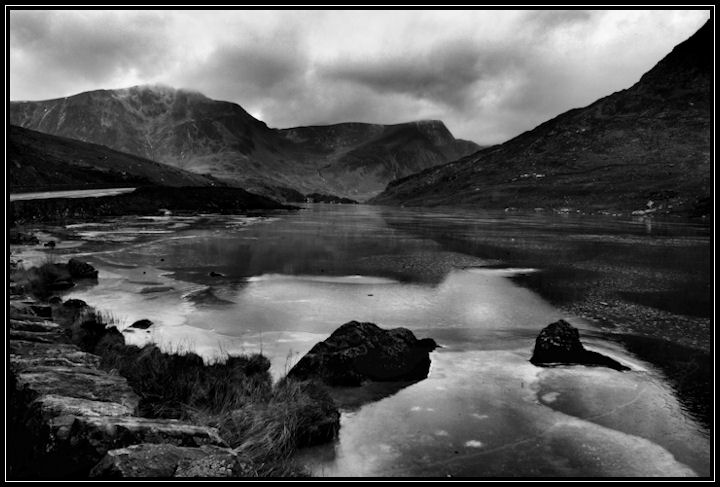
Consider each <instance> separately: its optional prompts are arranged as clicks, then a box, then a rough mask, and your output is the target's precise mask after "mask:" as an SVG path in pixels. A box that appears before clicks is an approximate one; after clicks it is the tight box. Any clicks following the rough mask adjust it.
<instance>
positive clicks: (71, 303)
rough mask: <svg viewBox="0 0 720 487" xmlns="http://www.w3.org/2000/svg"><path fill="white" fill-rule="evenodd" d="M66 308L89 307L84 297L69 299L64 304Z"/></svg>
mask: <svg viewBox="0 0 720 487" xmlns="http://www.w3.org/2000/svg"><path fill="white" fill-rule="evenodd" d="M62 305H63V307H64V308H74V309H84V308H87V307H88V304H87V303H86V302H85V301H83V300H82V299H68V300H67V301H65V302H64V303H63V304H62Z"/></svg>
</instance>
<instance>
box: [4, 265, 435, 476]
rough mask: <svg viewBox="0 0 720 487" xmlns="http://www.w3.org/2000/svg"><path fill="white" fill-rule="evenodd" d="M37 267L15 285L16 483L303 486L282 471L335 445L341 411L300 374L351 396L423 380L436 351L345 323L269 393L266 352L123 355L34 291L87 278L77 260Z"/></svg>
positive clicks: (75, 313)
mask: <svg viewBox="0 0 720 487" xmlns="http://www.w3.org/2000/svg"><path fill="white" fill-rule="evenodd" d="M44 266H50V267H52V270H53V272H43V271H42V270H40V271H35V272H34V273H31V274H32V276H36V277H35V278H36V279H51V280H52V281H51V282H45V283H44V285H42V286H38V285H33V286H28V283H27V282H23V283H19V282H11V287H10V313H9V342H8V343H9V350H10V354H9V367H8V384H9V390H8V411H9V413H8V414H9V418H10V422H9V424H10V425H11V428H10V431H9V432H8V436H9V439H10V440H11V441H12V442H13V445H14V446H15V447H14V448H13V451H12V452H10V455H9V476H10V478H13V479H57V478H62V479H84V478H99V479H120V478H158V477H160V478H171V477H173V478H174V477H198V478H229V477H266V476H271V477H274V476H282V477H286V476H304V475H306V474H305V472H304V471H303V470H302V468H300V467H298V466H296V465H293V464H292V463H291V461H290V458H291V457H292V454H293V452H294V451H295V449H296V448H299V447H302V446H311V445H314V444H320V443H325V442H328V441H332V440H333V439H334V438H335V437H336V436H337V433H338V430H339V427H340V413H339V411H338V408H337V406H336V404H335V402H334V400H333V399H332V397H331V395H330V394H329V393H328V389H326V388H327V387H332V386H333V385H336V384H334V383H333V382H332V381H327V380H325V379H326V377H325V375H324V373H323V370H320V369H319V368H317V367H316V368H313V367H307V366H301V365H302V364H306V363H313V364H318V363H320V364H325V363H328V361H330V362H333V363H335V362H338V364H339V365H338V366H337V367H336V368H335V370H334V371H335V373H336V374H340V375H342V374H345V376H347V377H352V378H353V379H357V380H353V381H352V382H353V384H352V385H355V386H359V385H362V384H363V383H366V382H367V381H372V380H391V381H399V380H405V379H407V377H408V376H409V375H413V378H414V379H415V380H420V379H422V378H424V377H426V376H427V373H428V370H429V364H430V358H429V353H430V351H431V350H432V349H433V348H434V347H435V343H434V341H432V340H430V339H424V340H417V339H416V338H415V337H414V335H413V334H412V332H410V331H409V330H406V329H402V328H398V329H394V330H383V329H381V328H380V327H378V326H376V325H374V324H371V323H356V322H350V323H346V324H345V325H343V326H341V327H340V328H339V329H338V330H336V332H335V333H333V335H332V336H331V338H330V339H328V341H326V342H332V343H334V344H335V345H336V346H335V347H334V348H333V349H332V350H330V349H329V347H328V345H327V343H326V342H322V343H320V344H318V345H317V346H316V347H315V348H314V349H313V350H314V353H311V354H308V355H309V356H308V357H304V358H303V361H301V363H300V364H298V366H299V367H298V366H296V368H297V370H295V369H293V371H294V372H293V371H291V373H289V374H288V377H286V378H284V379H281V380H280V381H279V382H278V383H276V384H272V379H271V378H270V376H269V374H268V368H269V366H270V363H269V361H268V360H267V359H266V358H265V357H263V356H261V355H254V356H248V357H246V356H239V357H228V359H227V361H226V362H225V363H223V364H214V365H207V364H204V363H203V361H202V359H200V357H198V356H197V355H195V354H192V353H188V354H184V355H170V354H165V353H163V352H161V351H160V350H159V349H158V348H157V347H156V346H154V345H147V346H145V347H143V348H138V347H135V346H130V345H126V344H125V342H124V337H123V334H122V333H121V332H120V331H118V330H117V328H115V327H113V326H109V325H108V324H107V323H105V322H104V321H103V320H102V319H101V318H100V317H101V315H100V314H98V313H97V312H96V311H95V310H93V309H92V308H91V307H89V306H88V305H87V304H86V303H84V302H83V301H80V300H76V299H69V300H66V301H64V302H63V300H62V299H61V298H59V297H58V296H52V297H48V296H47V295H46V296H45V297H44V298H39V297H38V295H37V294H36V293H35V292H33V291H32V290H37V289H42V290H44V291H47V290H48V289H49V288H52V283H54V282H55V280H56V279H57V275H56V274H57V272H55V271H57V270H58V269H60V270H61V271H62V272H67V273H68V276H66V277H67V280H68V281H71V280H72V278H76V279H96V278H97V271H96V270H95V269H92V268H91V267H92V266H90V265H89V264H86V263H84V262H81V261H75V260H71V263H69V264H56V263H52V264H49V263H48V264H45V265H44ZM31 270H33V269H31ZM38 276H39V277H38ZM50 290H51V291H52V289H50ZM150 326H151V325H150ZM353 339H354V340H353ZM358 340H359V341H361V342H363V343H355V342H357V341H358ZM336 342H337V343H336ZM367 344H371V345H372V346H371V347H367V346H361V345H367ZM352 345H355V346H354V347H353V346H352ZM326 349H327V350H326ZM324 352H328V353H324ZM378 354H379V355H378ZM380 355H382V358H383V361H385V362H387V363H389V364H391V365H392V367H391V369H392V370H390V369H387V368H385V369H383V371H382V373H383V374H381V375H382V377H376V376H375V375H377V374H375V375H373V374H368V373H367V372H368V370H369V369H368V367H367V364H368V363H372V362H373V361H374V360H376V359H377V358H378V357H379V356H380ZM339 356H342V357H343V359H342V360H339V361H338V360H337V358H338V357H339ZM315 369H317V370H315ZM361 374H364V375H361ZM175 383H176V384H175ZM323 383H324V384H323ZM346 383H347V381H345V383H343V385H347V384H346ZM188 388H190V389H192V391H191V392H188V391H185V390H184V389H188ZM180 389H183V390H184V391H183V392H182V393H180V392H178V390H180ZM216 396H222V400H221V401H219V402H218V401H215V400H214V398H215V397H216ZM198 411H202V413H198ZM288 431H289V433H288ZM288 434H289V435H290V436H289V437H287V438H286V436H287V435H288ZM267 438H270V440H267ZM38 466H40V467H39V468H38Z"/></svg>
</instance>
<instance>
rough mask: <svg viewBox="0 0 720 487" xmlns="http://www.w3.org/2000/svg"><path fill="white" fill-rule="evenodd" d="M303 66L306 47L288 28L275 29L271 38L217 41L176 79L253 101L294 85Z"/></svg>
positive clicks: (303, 74)
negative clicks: (286, 30) (217, 42)
mask: <svg viewBox="0 0 720 487" xmlns="http://www.w3.org/2000/svg"><path fill="white" fill-rule="evenodd" d="M307 69H308V60H307V55H306V49H303V47H302V40H301V39H300V37H299V36H298V35H297V33H296V32H292V31H291V32H283V33H278V34H277V35H276V36H274V38H273V40H272V42H267V41H265V40H263V39H258V38H250V39H247V40H244V41H242V42H233V43H228V44H222V45H219V46H217V47H216V48H215V49H213V50H212V51H211V52H210V53H209V54H208V55H207V56H206V58H205V59H204V60H203V61H202V62H198V63H195V64H193V65H191V66H187V67H186V69H185V70H184V71H183V73H181V74H180V76H179V78H178V81H177V82H178V83H180V84H181V85H186V86H188V87H200V88H202V89H206V90H209V91H211V92H212V93H213V94H214V96H220V97H224V98H226V99H231V100H232V99H237V98H238V97H240V98H241V99H243V100H245V102H246V103H247V102H251V103H252V102H255V103H257V102H258V101H259V100H262V99H268V98H273V97H275V96H279V95H284V94H285V93H286V92H287V90H288V89H289V88H291V87H297V86H298V84H300V83H301V82H302V79H303V78H304V76H305V74H306V71H307Z"/></svg>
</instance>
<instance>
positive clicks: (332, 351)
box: [288, 321, 437, 386]
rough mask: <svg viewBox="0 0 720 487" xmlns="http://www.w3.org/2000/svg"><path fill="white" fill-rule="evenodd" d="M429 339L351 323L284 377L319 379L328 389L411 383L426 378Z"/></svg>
mask: <svg viewBox="0 0 720 487" xmlns="http://www.w3.org/2000/svg"><path fill="white" fill-rule="evenodd" d="M436 347H437V344H436V343H435V341H434V340H432V339H424V340H418V339H417V338H415V335H414V334H413V333H412V332H411V331H410V330H408V329H406V328H394V329H392V330H384V329H382V328H380V327H379V326H377V325H375V324H374V323H358V322H357V321H351V322H349V323H345V324H344V325H342V326H341V327H340V328H338V329H337V330H335V331H334V332H333V333H332V335H330V337H329V338H328V339H327V340H325V341H323V342H320V343H318V344H317V345H315V346H314V347H313V348H312V349H311V350H310V351H309V352H308V353H307V354H306V355H305V356H304V357H303V358H302V359H300V361H299V362H298V363H297V364H296V365H295V366H294V367H293V368H292V369H291V370H290V372H289V373H288V377H290V378H293V379H298V380H307V379H319V380H321V381H323V382H325V383H326V384H328V385H331V386H358V385H361V384H362V383H363V382H364V381H367V380H373V381H413V380H421V379H424V378H425V377H427V375H428V372H429V370H430V352H431V351H432V350H434V349H435V348H436Z"/></svg>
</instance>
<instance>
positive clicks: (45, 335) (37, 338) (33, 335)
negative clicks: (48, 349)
mask: <svg viewBox="0 0 720 487" xmlns="http://www.w3.org/2000/svg"><path fill="white" fill-rule="evenodd" d="M9 337H10V340H24V341H28V342H40V343H62V342H66V341H68V338H67V336H66V335H65V332H64V330H60V329H59V330H51V331H25V330H17V329H12V328H11V329H10V332H9Z"/></svg>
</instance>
